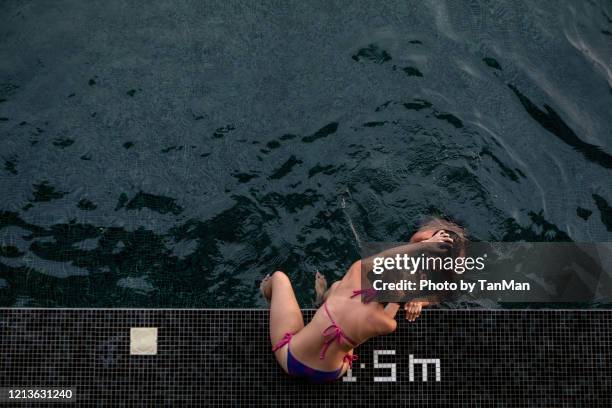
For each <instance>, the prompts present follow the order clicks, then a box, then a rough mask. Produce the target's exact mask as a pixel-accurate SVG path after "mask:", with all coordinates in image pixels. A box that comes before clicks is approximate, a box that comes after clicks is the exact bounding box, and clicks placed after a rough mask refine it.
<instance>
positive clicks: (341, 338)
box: [319, 302, 356, 360]
mask: <svg viewBox="0 0 612 408" xmlns="http://www.w3.org/2000/svg"><path fill="white" fill-rule="evenodd" d="M323 307H324V308H325V313H327V317H329V320H330V321H331V323H332V324H330V325H329V326H328V327H327V328H326V329H325V330H323V333H322V334H323V337H324V338H325V339H326V340H325V341H324V343H323V348H322V349H321V353H320V354H319V359H320V360H323V359H324V358H325V353H327V349H328V348H329V347H330V346H331V345H332V343H333V342H334V341H337V342H338V344H343V343H347V344H350V345H354V344H356V343H355V342H354V341H353V340H351V338H350V337H348V336H347V335H346V334H344V332H343V331H342V329H341V328H340V326H338V324H337V323H336V321H335V320H334V319H333V317H331V314H330V313H329V309H328V308H327V302H326V303H323Z"/></svg>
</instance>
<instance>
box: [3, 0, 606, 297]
mask: <svg viewBox="0 0 612 408" xmlns="http://www.w3.org/2000/svg"><path fill="white" fill-rule="evenodd" d="M0 9H1V12H0V138H1V142H2V144H1V146H2V147H1V149H2V150H1V157H0V159H1V161H0V192H1V197H0V305H1V306H67V307H74V306H87V307H119V306H130V307H132V306H137V307H162V306H163V307H261V306H263V305H264V303H263V301H262V300H261V298H260V296H259V292H258V281H259V280H260V279H261V277H262V276H264V275H265V274H266V273H268V272H271V271H274V270H276V269H282V270H284V271H286V272H287V273H289V275H290V276H291V278H292V280H293V282H294V284H295V287H296V292H297V293H298V297H299V299H300V301H301V302H302V305H303V306H310V305H311V301H312V297H313V288H312V287H313V276H314V272H315V271H316V270H317V269H318V270H320V271H322V272H323V273H324V274H325V275H326V276H327V277H328V279H330V280H332V279H335V278H338V277H340V276H341V275H342V274H343V273H344V271H345V270H346V268H347V266H349V265H350V263H351V262H352V261H353V260H355V259H357V258H358V257H359V254H360V248H361V247H362V245H363V243H364V242H368V241H400V240H402V239H405V238H407V237H408V236H409V235H410V234H411V231H413V230H414V228H415V226H416V225H417V223H418V222H419V220H420V218H421V217H423V216H426V215H437V214H441V215H445V216H448V217H452V218H453V219H455V220H458V221H460V222H461V223H462V224H464V225H465V226H466V227H467V228H468V229H469V231H470V232H471V234H472V235H473V236H474V237H476V238H477V239H481V240H491V241H517V240H527V241H570V240H572V241H586V242H591V241H610V240H612V182H611V181H612V179H611V176H612V4H611V3H610V2H605V1H581V2H576V1H565V2H551V3H550V4H548V2H541V1H533V2H518V1H517V2H515V1H512V2H511V1H507V2H488V1H487V2H485V1H469V2H455V1H452V2H442V1H431V2H422V1H413V2H406V1H396V2H364V1H351V2H348V1H347V2H335V3H333V5H332V4H331V3H330V2H327V1H320V2H263V3H261V2H234V1H229V2H228V1H219V2H206V1H204V2H202V1H195V0H194V1H180V2H174V1H153V2H149V1H140V2H137V1H130V2H127V1H107V2H97V3H96V4H92V3H91V2H82V1H78V0H72V1H56V2H52V3H47V2H37V1H14V2H2V3H1V4H0Z"/></svg>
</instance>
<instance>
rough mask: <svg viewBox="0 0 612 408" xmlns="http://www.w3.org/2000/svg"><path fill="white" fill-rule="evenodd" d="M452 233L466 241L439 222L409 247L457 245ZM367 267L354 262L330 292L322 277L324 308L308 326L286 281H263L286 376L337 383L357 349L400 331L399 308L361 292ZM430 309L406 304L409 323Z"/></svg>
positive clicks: (319, 289) (276, 276)
mask: <svg viewBox="0 0 612 408" xmlns="http://www.w3.org/2000/svg"><path fill="white" fill-rule="evenodd" d="M449 232H450V234H452V236H453V237H454V238H455V240H464V233H463V230H462V229H461V227H458V226H457V225H456V224H453V223H450V222H447V221H444V220H439V219H436V220H433V221H430V222H429V223H427V224H425V225H424V226H423V227H421V228H420V229H419V231H417V233H415V234H414V235H413V236H412V238H411V239H410V244H408V245H406V247H410V248H411V250H414V249H415V248H417V249H418V247H415V246H419V245H423V244H425V245H431V244H430V243H435V245H441V244H444V245H453V238H451V235H449ZM362 262H363V263H364V264H363V265H362ZM368 262H369V261H368V260H363V261H357V262H355V263H354V264H353V265H352V266H351V267H350V268H349V270H348V272H347V273H346V274H345V275H344V277H343V278H342V279H341V280H340V281H338V282H335V283H334V284H333V285H332V286H331V287H330V288H329V290H327V282H326V281H325V278H324V277H323V275H321V274H320V273H318V272H317V274H316V278H315V291H316V293H317V298H318V299H320V300H321V301H322V302H323V305H322V306H321V307H320V308H319V309H318V310H317V311H316V313H315V315H314V317H313V318H312V320H311V321H310V322H309V323H308V324H307V325H304V319H303V317H302V311H301V310H300V306H299V305H298V302H297V300H296V297H295V294H294V292H293V288H292V286H291V282H290V281H289V278H288V277H287V275H286V274H285V273H283V272H281V271H276V272H274V273H273V274H272V275H268V276H266V277H265V278H264V280H263V281H262V283H261V292H262V294H263V295H264V296H265V297H266V299H268V301H269V302H270V340H271V342H272V351H273V352H274V355H275V357H276V360H277V361H278V363H279V364H280V366H281V367H282V368H283V370H284V371H285V372H287V373H288V374H290V375H292V376H294V377H301V378H305V379H307V380H310V381H313V382H317V383H321V382H327V381H333V380H336V379H338V378H340V377H342V376H343V375H344V373H345V372H346V370H347V369H348V368H350V367H352V364H353V361H355V360H356V359H357V356H356V355H355V354H353V349H355V348H356V347H357V346H358V345H360V344H361V343H363V342H365V341H367V340H368V339H370V338H372V337H375V336H381V335H385V334H389V333H392V332H393V331H395V329H396V327H397V322H396V320H395V315H396V314H397V312H398V310H399V308H400V305H399V304H398V303H388V304H386V305H383V304H381V303H378V302H376V301H373V298H374V296H375V293H372V290H371V289H370V290H368V289H366V290H361V273H362V266H363V267H365V268H368V267H369V266H368V265H367V263H368ZM362 298H363V299H362ZM430 303H431V302H427V301H412V302H409V303H406V304H405V305H404V309H405V311H406V319H408V320H410V321H414V320H415V319H416V318H417V317H418V316H419V314H420V312H421V309H422V308H423V307H424V306H427V305H429V304H430Z"/></svg>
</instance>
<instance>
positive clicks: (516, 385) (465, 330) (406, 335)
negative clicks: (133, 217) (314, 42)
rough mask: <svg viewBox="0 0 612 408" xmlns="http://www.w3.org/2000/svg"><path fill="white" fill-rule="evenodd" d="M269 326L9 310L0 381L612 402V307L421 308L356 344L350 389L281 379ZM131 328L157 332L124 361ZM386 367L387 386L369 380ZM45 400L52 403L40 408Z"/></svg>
mask: <svg viewBox="0 0 612 408" xmlns="http://www.w3.org/2000/svg"><path fill="white" fill-rule="evenodd" d="M305 314H306V317H307V318H310V317H311V315H312V311H305ZM267 320H268V312H267V311H263V310H120V309H117V310H115V309H113V310H67V309H64V310H61V309H55V310H51V309H34V310H27V309H3V310H0V387H15V388H27V387H46V388H48V387H53V388H62V387H68V388H71V389H73V390H74V392H75V396H76V398H77V400H76V404H73V405H72V406H87V407H93V406H141V407H155V406H275V405H276V406H289V405H310V406H334V407H337V406H364V407H365V406H368V407H371V406H390V405H391V406H394V405H408V404H410V405H421V406H432V405H434V406H449V405H454V406H464V405H469V406H497V407H534V406H542V407H577V406H584V407H595V406H601V407H610V406H611V405H612V392H611V390H612V357H611V354H610V348H611V346H612V333H611V331H610V327H611V323H612V311H562V310H559V311H439V310H432V311H427V312H424V313H423V315H422V316H421V318H420V319H418V320H417V322H416V323H408V322H405V321H401V322H400V324H399V326H398V330H397V331H396V332H395V333H394V334H392V335H389V336H385V337H380V338H376V339H374V340H372V341H370V342H368V343H366V344H364V345H362V346H360V347H359V348H358V350H357V352H358V354H359V355H360V359H359V360H358V361H357V362H356V363H355V369H354V370H353V373H352V376H353V378H354V379H353V381H352V382H349V381H347V380H346V379H345V380H344V381H339V382H337V383H334V384H329V385H311V384H307V383H303V382H301V381H297V380H293V379H290V378H288V377H287V376H286V375H285V374H283V373H282V372H281V370H280V368H279V367H278V366H277V365H276V362H275V360H274V357H273V355H272V353H271V352H270V344H269V342H268V328H267ZM130 327H157V328H158V336H159V337H158V354H157V355H154V356H132V355H130V354H129V343H130ZM375 353H376V354H378V362H379V364H383V365H384V366H383V367H379V368H375V367H374V354H375ZM411 355H412V356H413V358H414V359H417V360H415V361H416V362H418V359H439V366H440V370H439V381H436V369H435V364H434V363H431V364H428V366H427V367H428V376H427V382H423V381H422V380H423V378H422V365H419V364H415V365H414V372H413V381H411V377H410V356H411ZM362 364H365V366H362ZM385 364H386V365H385ZM393 364H394V365H395V377H394V378H395V381H394V382H389V381H385V380H383V381H375V377H391V376H392V368H391V367H392V365H393ZM27 405H32V404H29V403H21V404H17V405H15V406H27ZM45 405H49V406H58V405H57V404H55V403H51V404H45V403H37V404H35V406H37V407H41V406H45Z"/></svg>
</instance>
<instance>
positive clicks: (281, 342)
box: [272, 332, 293, 351]
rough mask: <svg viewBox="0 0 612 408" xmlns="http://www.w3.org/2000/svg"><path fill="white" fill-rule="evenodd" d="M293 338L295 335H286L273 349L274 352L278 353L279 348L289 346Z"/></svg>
mask: <svg viewBox="0 0 612 408" xmlns="http://www.w3.org/2000/svg"><path fill="white" fill-rule="evenodd" d="M291 337H293V334H291V333H289V332H287V333H285V335H284V336H283V338H282V339H281V340H280V341H279V342H278V343H276V344H275V345H274V346H273V347H272V351H276V350H278V349H279V348H281V347H283V346H284V345H285V344H289V342H290V341H291Z"/></svg>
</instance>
